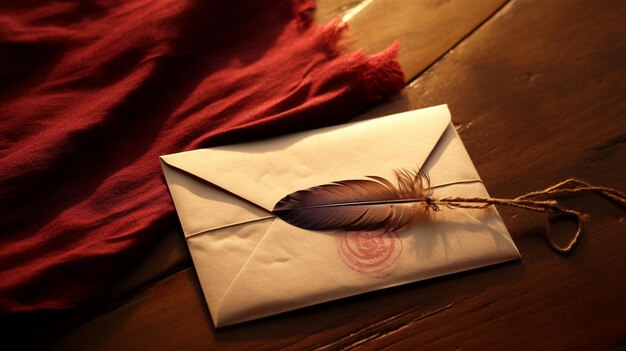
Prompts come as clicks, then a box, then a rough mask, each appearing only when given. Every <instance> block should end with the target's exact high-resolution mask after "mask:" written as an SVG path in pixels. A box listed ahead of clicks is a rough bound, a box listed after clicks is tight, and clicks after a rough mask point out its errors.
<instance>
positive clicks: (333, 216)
mask: <svg viewBox="0 0 626 351" xmlns="http://www.w3.org/2000/svg"><path fill="white" fill-rule="evenodd" d="M394 176H395V178H396V182H395V184H394V183H392V182H391V181H390V180H388V179H385V178H383V177H377V176H369V177H367V179H354V180H342V181H337V182H333V183H330V184H324V185H319V186H315V187H312V188H308V189H304V190H299V191H296V192H294V193H291V194H289V195H287V196H285V197H284V198H283V199H281V200H280V201H278V202H277V203H276V205H275V206H274V209H273V213H274V214H275V215H276V216H278V217H280V218H281V219H283V220H284V221H286V222H288V223H290V224H292V225H295V226H298V227H301V228H305V229H312V230H333V229H341V230H380V229H384V230H387V231H395V230H398V229H400V228H402V227H404V226H405V225H407V224H409V223H410V222H411V221H412V220H413V219H414V218H415V217H416V215H417V214H418V213H420V212H425V211H426V210H427V209H428V207H429V205H428V197H429V196H430V189H429V179H428V176H427V174H426V173H424V172H422V171H418V172H413V171H408V170H406V169H400V170H395V171H394Z"/></svg>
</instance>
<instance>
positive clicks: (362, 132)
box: [161, 105, 519, 327]
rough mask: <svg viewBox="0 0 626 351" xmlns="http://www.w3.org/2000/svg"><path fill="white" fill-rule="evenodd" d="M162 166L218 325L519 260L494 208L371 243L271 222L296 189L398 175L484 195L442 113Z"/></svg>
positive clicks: (442, 218)
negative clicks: (408, 173)
mask: <svg viewBox="0 0 626 351" xmlns="http://www.w3.org/2000/svg"><path fill="white" fill-rule="evenodd" d="M161 165H162V167H163V171H164V173H165V177H166V180H167V184H168V186H169V189H170V193H171V195H172V198H173V200H174V205H175V206H176V210H177V212H178V216H179V218H180V222H181V224H182V228H183V231H184V234H185V237H186V239H187V243H188V245H189V251H190V252H191V256H192V258H193V261H194V265H195V267H196V271H197V273H198V277H199V279H200V283H201V285H202V290H203V292H204V295H205V297H206V301H207V303H208V306H209V309H210V311H211V316H212V318H213V322H214V324H215V326H216V327H221V326H226V325H231V324H235V323H240V322H244V321H248V320H252V319H256V318H260V317H264V316H269V315H273V314H277V313H280V312H285V311H289V310H293V309H296V308H300V307H304V306H309V305H313V304H317V303H321V302H324V301H329V300H334V299H339V298H342V297H346V296H351V295H355V294H360V293H364V292H367V291H372V290H377V289H383V288H387V287H391V286H395V285H400V284H405V283H409V282H415V281H419V280H423V279H428V278H431V277H436V276H441V275H445V274H451V273H455V272H459V271H464V270H468V269H472V268H477V267H482V266H486V265H491V264H495V263H499V262H503V261H507V260H512V259H517V258H519V252H518V251H517V248H516V247H515V244H514V243H513V241H512V240H511V237H510V235H509V234H508V232H507V230H506V228H505V226H504V224H503V222H502V219H501V218H500V216H499V214H498V213H497V211H496V210H495V208H493V207H490V208H488V209H484V210H476V209H448V208H441V211H439V212H431V213H430V215H429V219H428V220H423V221H420V222H419V223H417V224H415V225H413V226H411V227H409V228H408V229H406V230H402V231H399V232H398V233H374V234H375V235H374V234H372V233H354V232H329V231H319V232H316V231H310V230H305V229H301V228H298V227H295V226H292V225H290V224H288V223H286V222H284V221H282V220H281V219H278V218H275V217H273V216H272V215H271V212H270V211H271V210H272V208H273V207H274V205H275V204H276V202H277V201H278V200H280V199H282V198H283V197H284V196H285V195H287V194H289V193H291V192H294V191H297V190H301V189H305V188H308V187H312V186H316V185H321V184H325V183H329V182H333V181H337V180H345V179H359V178H364V176H368V175H377V176H382V177H388V178H391V179H393V177H392V171H393V170H394V169H397V168H407V169H416V168H417V167H422V168H423V169H424V170H425V171H427V172H428V173H429V175H430V178H431V184H432V186H433V188H434V195H433V196H434V197H444V196H468V197H475V196H481V197H486V196H489V195H488V194H487V191H486V190H485V187H484V186H483V184H482V183H481V182H480V178H479V176H478V174H477V172H476V169H475V168H474V165H473V164H472V161H471V159H470V158H469V156H468V154H467V152H466V151H465V148H464V146H463V144H462V142H461V140H460V138H459V136H458V134H457V133H456V130H455V129H454V127H453V125H452V123H451V122H450V112H449V111H448V108H447V106H446V105H441V106H435V107H431V108H426V109H421V110H415V111H409V112H405V113H400V114H396V115H391V116H387V117H382V118H377V119H372V120H368V121H363V122H355V123H349V124H345V125H339V126H333V127H328V128H322V129H317V130H311V131H306V132H301V133H297V134H292V135H287V136H282V137H278V138H274V139H268V140H262V141H255V142H248V143H242V144H236V145H229V146H222V147H215V148H209V149H200V150H194V151H189V152H183V153H178V154H172V155H166V156H162V157H161ZM377 255H378V256H377ZM379 256H380V257H379Z"/></svg>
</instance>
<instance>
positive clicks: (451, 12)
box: [342, 0, 506, 81]
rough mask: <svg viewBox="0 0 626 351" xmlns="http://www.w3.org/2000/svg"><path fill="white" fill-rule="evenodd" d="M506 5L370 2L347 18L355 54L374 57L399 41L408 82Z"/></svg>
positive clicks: (488, 0)
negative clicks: (363, 52)
mask: <svg viewBox="0 0 626 351" xmlns="http://www.w3.org/2000/svg"><path fill="white" fill-rule="evenodd" d="M505 3H506V0H481V1H473V0H450V1H440V0H422V1H401V0H365V1H359V2H356V3H354V4H353V6H352V7H350V8H349V9H348V10H347V11H344V12H343V13H342V16H343V19H344V21H347V23H348V24H349V25H350V31H349V32H348V40H347V42H348V43H349V44H350V48H353V49H360V48H367V52H369V53H375V52H378V51H381V50H383V49H385V48H386V47H387V46H388V45H389V44H390V43H392V42H393V41H394V40H399V41H400V55H399V57H398V61H399V62H400V66H401V67H402V69H403V70H404V73H405V77H406V79H407V80H408V81H410V80H412V79H413V78H414V77H416V76H417V75H418V73H420V72H422V71H423V70H424V69H426V68H427V67H428V66H430V65H431V64H432V63H433V62H435V61H437V60H438V59H439V58H440V57H441V56H442V55H444V54H445V53H446V52H448V50H450V49H451V48H453V47H454V46H455V45H456V44H457V43H458V42H459V41H461V40H462V39H463V38H465V37H466V36H467V35H468V34H469V33H471V32H473V31H474V30H475V29H476V28H477V27H478V26H480V24H481V23H482V22H484V21H485V20H486V19H487V18H489V17H491V16H492V15H493V14H494V13H495V12H496V11H497V10H498V9H499V8H500V7H502V5H503V4H505Z"/></svg>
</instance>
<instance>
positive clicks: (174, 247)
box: [14, 0, 626, 350]
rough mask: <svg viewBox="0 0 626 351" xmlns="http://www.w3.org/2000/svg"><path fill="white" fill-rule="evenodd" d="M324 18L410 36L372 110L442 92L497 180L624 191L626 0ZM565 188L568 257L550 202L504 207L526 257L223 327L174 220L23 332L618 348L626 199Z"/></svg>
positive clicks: (623, 328)
mask: <svg viewBox="0 0 626 351" xmlns="http://www.w3.org/2000/svg"><path fill="white" fill-rule="evenodd" d="M316 16H317V20H318V22H322V23H327V22H329V21H330V20H331V19H332V18H335V17H337V16H343V18H344V20H346V21H347V22H348V23H349V24H350V26H351V30H350V34H349V35H350V37H351V40H350V45H351V48H353V49H356V48H366V49H368V51H370V52H377V51H379V50H381V49H383V48H385V47H386V46H387V45H389V44H390V43H391V42H392V41H393V40H394V39H396V38H397V39H400V42H401V53H400V57H399V61H400V63H401V65H402V67H403V69H404V70H405V73H406V78H407V86H406V88H405V89H404V91H403V92H402V94H400V96H398V97H396V98H394V99H392V100H391V101H388V102H386V103H384V104H382V105H380V106H378V107H376V108H374V109H372V110H371V111H368V112H367V113H366V114H365V116H364V117H374V116H382V115H385V114H389V113H395V112H402V111H406V110H409V109H414V108H421V107H427V106H432V105H437V104H442V103H447V104H448V105H449V107H450V109H451V111H452V116H453V122H454V124H455V126H456V127H457V130H458V131H459V133H460V135H461V138H462V139H463V141H464V142H465V145H466V147H467V149H468V152H469V153H470V155H471V156H472V158H473V160H474V162H475V165H476V168H477V169H478V172H479V173H480V174H481V176H482V178H483V180H484V182H485V184H486V186H487V189H488V190H489V191H490V193H491V194H492V195H494V196H498V197H511V196H515V195H518V194H523V193H526V192H528V191H531V190H535V189H539V188H542V187H545V186H546V185H549V184H553V183H555V182H557V181H560V180H562V179H564V178H567V177H572V176H575V177H581V178H585V179H587V180H589V181H591V182H593V183H597V184H603V185H606V186H611V187H615V188H618V189H626V177H625V176H624V172H625V171H626V20H625V19H626V2H625V1H622V0H614V1H609V0H603V1H586V0H579V1H574V0H560V1H557V0H535V1H530V0H529V1H525V0H510V1H506V0H481V1H474V0H448V1H440V0H420V1H417V0H416V1H392V0H365V1H356V2H355V1H353V0H351V1H345V0H320V1H319V4H318V10H317V14H316ZM568 204H569V205H571V206H572V207H574V208H578V209H582V210H584V211H586V212H588V213H589V214H590V218H589V220H588V224H587V226H586V230H585V233H584V237H583V238H582V240H581V242H580V245H579V246H578V247H577V249H576V250H575V251H574V252H573V253H572V254H571V255H568V256H561V255H558V254H555V253H554V252H553V251H551V250H550V249H549V248H548V246H547V245H546V243H545V241H544V239H543V217H542V216H541V215H537V214H534V213H527V212H520V211H517V210H510V209H506V208H503V209H501V214H502V217H503V219H504V222H505V223H506V225H507V227H508V228H509V230H510V232H511V234H512V237H513V239H514V240H515V242H516V244H517V245H518V247H519V249H520V251H521V253H522V255H523V258H522V260H520V261H515V262H511V263H506V264H501V265H497V266H493V267H489V268H484V269H479V270H473V271H469V272H465V273H460V274H455V275H452V276H446V277H442V278H437V279H431V280H428V281H424V282H418V283H414V284H409V285H405V286H401V287H396V288H391V289H386V290H383V291H378V292H373V293H369V294H365V295H361V296H356V297H351V298H347V299H342V300H339V301H334V302H330V303H325V304H322V305H318V306H314V307H310V308H306V309H302V310H298V311H294V312H290V313H286V314H282V315H279V316H275V317H270V318H266V319H262V320H259V321H254V322H249V323H246V324H243V325H240V326H233V327H228V328H225V329H223V330H219V331H216V330H215V329H214V328H213V326H212V323H211V319H210V317H209V315H208V310H207V307H206V305H205V303H204V301H203V298H202V295H201V291H200V288H199V285H198V280H197V278H196V274H195V271H194V268H193V266H192V265H191V262H190V259H189V255H188V253H187V251H186V247H185V244H184V242H183V240H182V233H181V232H180V229H179V228H171V229H169V230H168V231H167V234H166V235H162V240H161V241H160V242H159V243H158V245H156V246H155V247H153V248H152V250H151V251H150V252H149V253H148V254H147V255H146V256H145V257H142V258H138V262H137V266H136V267H131V272H129V274H128V276H127V277H125V279H124V280H123V281H121V282H120V283H119V284H118V285H117V286H116V287H115V289H114V291H112V292H111V294H110V298H109V299H108V300H107V302H106V303H104V304H103V305H102V306H100V307H99V308H97V309H96V310H93V309H90V310H88V311H74V312H71V313H65V314H52V315H49V314H48V315H44V316H36V317H37V318H35V317H32V318H31V319H28V318H26V319H24V320H20V321H18V322H19V323H22V324H23V325H27V326H28V327H27V328H28V330H26V331H25V330H24V328H23V327H20V330H18V331H14V333H15V334H14V335H18V336H20V335H22V336H21V340H22V342H24V343H26V342H27V341H32V342H35V343H41V344H43V345H47V346H52V347H53V348H55V349H59V350H75V349H89V350H138V349H149V350H160V349H176V350H179V349H202V350H206V349H220V350H222V349H223V350H245V349H247V350H273V349H289V350H301V349H316V350H340V349H341V350H349V349H363V350H370V349H371V350H378V349H393V350H397V349H426V350H428V349H432V350H450V349H471V350H476V349H478V350H483V349H535V348H537V347H539V348H541V349H551V350H552V349H556V350H558V349H581V350H590V349H611V348H612V347H615V348H616V349H617V348H625V347H626V298H625V297H626V254H625V252H626V223H624V215H625V212H624V211H623V210H622V209H621V208H619V207H618V206H616V205H614V204H612V203H610V202H608V201H605V200H602V199H599V198H597V197H594V196H592V195H590V196H577V197H574V198H571V199H568ZM562 229H572V228H571V227H568V228H562ZM560 232H562V233H563V237H561V238H560V240H562V241H563V242H565V241H566V240H567V238H566V237H565V233H567V230H560ZM19 323H18V324H16V325H20V324H19ZM20 333H21V334H20ZM27 335H28V337H26V336H27ZM22 345H24V344H22Z"/></svg>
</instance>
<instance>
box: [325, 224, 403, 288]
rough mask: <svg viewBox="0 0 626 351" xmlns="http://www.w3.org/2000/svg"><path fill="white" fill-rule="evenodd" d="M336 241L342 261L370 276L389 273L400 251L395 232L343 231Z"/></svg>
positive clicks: (381, 275)
mask: <svg viewBox="0 0 626 351" xmlns="http://www.w3.org/2000/svg"><path fill="white" fill-rule="evenodd" d="M337 242H338V243H337V248H338V251H339V255H340V256H341V259H342V260H343V262H344V263H345V264H346V265H347V266H348V267H350V268H352V269H353V270H354V271H356V272H359V273H362V274H365V275H368V276H370V277H376V278H382V277H386V276H388V275H390V274H391V273H392V272H393V271H394V270H395V268H396V265H397V262H396V261H397V260H398V257H400V254H401V253H402V241H400V238H399V237H398V234H396V233H395V232H385V231H375V232H345V233H344V234H343V235H339V236H338V237H337Z"/></svg>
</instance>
